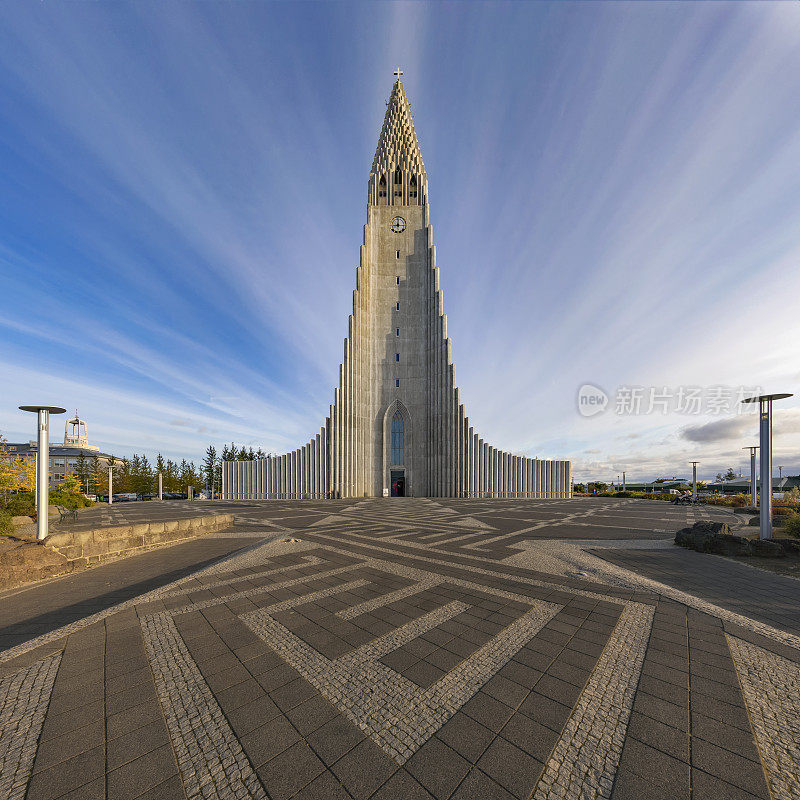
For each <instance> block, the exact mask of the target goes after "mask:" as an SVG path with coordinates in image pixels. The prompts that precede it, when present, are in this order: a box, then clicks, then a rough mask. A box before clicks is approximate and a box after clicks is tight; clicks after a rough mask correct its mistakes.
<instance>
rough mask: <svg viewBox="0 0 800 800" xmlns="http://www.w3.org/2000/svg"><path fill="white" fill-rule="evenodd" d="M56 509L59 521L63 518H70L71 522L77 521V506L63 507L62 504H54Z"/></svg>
mask: <svg viewBox="0 0 800 800" xmlns="http://www.w3.org/2000/svg"><path fill="white" fill-rule="evenodd" d="M56 511H58V521H59V522H63V521H64V520H65V519H71V520H72V521H73V522H77V521H78V509H77V508H65V507H64V506H56Z"/></svg>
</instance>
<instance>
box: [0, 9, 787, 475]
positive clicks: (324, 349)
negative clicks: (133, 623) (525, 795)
mask: <svg viewBox="0 0 800 800" xmlns="http://www.w3.org/2000/svg"><path fill="white" fill-rule="evenodd" d="M5 23H6V24H5V25H4V27H3V30H2V31H0V92H2V94H3V97H4V98H5V99H6V102H4V104H3V107H2V109H0V170H2V174H1V176H2V179H3V186H4V192H3V197H2V198H0V225H1V226H2V230H3V232H4V236H3V237H2V244H0V276H1V277H2V285H3V290H4V303H3V310H2V312H0V384H1V385H2V386H3V387H4V390H3V400H4V402H3V404H2V406H0V429H2V430H4V431H5V432H7V433H8V434H9V435H12V436H13V437H14V438H22V437H24V438H28V437H29V435H30V434H29V432H28V428H29V420H27V419H25V418H24V416H23V415H22V414H21V413H18V412H16V411H15V410H14V409H15V408H16V406H17V405H18V402H17V400H18V397H17V395H20V396H19V402H22V401H23V400H24V399H26V398H27V396H28V395H30V396H33V395H37V397H38V396H47V397H49V398H52V399H53V400H54V401H55V400H57V401H58V402H60V403H61V404H62V405H67V406H69V407H70V408H72V407H75V406H77V407H78V409H79V410H80V412H81V414H82V415H83V416H84V417H86V418H88V419H89V422H90V429H91V430H92V432H93V436H95V435H97V436H101V437H102V441H104V442H105V443H106V444H107V445H108V446H109V447H111V446H114V447H116V448H118V449H119V450H120V452H131V451H132V450H133V449H137V448H138V449H147V450H148V452H154V451H157V450H159V449H161V450H163V451H168V452H170V453H173V454H175V455H181V454H185V455H191V456H193V457H195V458H197V457H199V456H200V454H201V453H202V450H203V449H204V447H205V444H206V439H214V440H217V441H225V440H230V439H246V441H247V442H248V443H253V444H254V446H258V445H260V446H262V447H264V449H266V450H279V449H288V448H292V447H295V446H297V445H299V444H301V443H302V442H304V441H306V440H307V439H308V438H309V437H310V436H311V435H313V434H314V433H315V432H316V431H317V429H318V426H319V425H320V424H321V422H322V420H323V418H324V416H325V415H326V413H327V409H328V404H329V403H330V402H331V400H332V396H333V386H334V384H335V382H336V379H337V372H338V364H339V361H340V360H341V342H342V338H343V337H344V335H345V334H346V322H347V315H348V314H349V313H350V310H351V292H352V289H353V286H354V282H355V268H356V265H357V263H358V248H359V244H360V242H361V226H362V225H363V223H364V221H365V213H364V211H365V209H364V204H365V196H366V182H367V176H368V170H369V166H370V163H371V160H372V155H373V152H374V147H375V143H376V141H377V137H378V132H379V128H380V123H381V120H382V118H383V113H384V110H385V106H384V101H385V99H386V97H387V96H388V92H389V89H390V85H391V80H392V75H391V72H392V70H393V69H394V67H395V66H397V65H399V66H400V67H401V68H403V69H404V70H405V79H406V83H407V87H408V91H409V95H410V100H411V104H412V111H413V113H414V116H415V123H416V126H417V130H418V133H419V136H420V141H421V145H422V150H423V157H424V158H425V163H426V167H427V170H428V175H429V179H430V186H431V221H432V223H433V225H434V230H435V240H436V244H437V255H438V260H439V262H440V265H441V281H442V287H443V289H444V293H445V309H446V311H447V313H448V322H449V332H450V335H451V336H452V338H453V352H454V357H455V360H456V364H457V366H458V379H459V384H460V386H461V390H462V397H463V398H464V400H465V403H466V405H467V409H468V412H469V414H470V417H471V420H472V421H473V423H474V424H475V425H476V426H477V429H478V430H479V431H480V433H481V435H483V436H484V437H485V438H487V439H488V440H490V441H492V442H493V443H494V444H496V445H497V446H500V447H505V448H508V449H510V450H513V451H515V452H525V453H527V454H529V455H539V456H542V457H560V458H564V457H572V458H573V459H574V463H575V467H576V474H577V475H578V477H581V475H582V474H583V473H584V472H585V473H586V474H585V477H593V476H594V475H593V473H594V472H595V471H597V472H601V471H603V470H606V471H613V470H614V469H616V468H617V466H619V465H621V464H627V465H628V469H627V470H626V471H627V472H628V475H629V477H631V478H633V477H634V476H640V477H642V478H645V477H654V476H655V474H661V473H662V472H663V473H670V474H672V473H673V472H675V471H676V470H677V471H679V467H678V466H677V465H679V464H681V463H684V462H685V461H686V459H689V458H692V459H693V458H700V459H703V460H704V463H705V461H707V462H708V464H709V469H716V468H717V466H713V467H712V465H719V466H727V464H726V463H725V461H726V460H727V459H730V458H732V453H734V452H735V451H736V449H737V447H739V446H743V445H745V444H748V443H749V442H750V440H752V439H753V437H754V435H755V434H754V432H753V431H752V430H750V429H749V428H748V427H747V425H748V424H749V423H748V424H745V423H744V422H742V421H741V420H740V419H739V418H738V417H737V418H736V419H732V420H729V421H720V420H714V419H697V420H691V424H689V425H687V419H686V418H685V417H680V416H678V415H669V416H667V417H665V418H662V417H648V418H645V419H631V418H623V417H619V416H617V415H614V414H612V413H605V414H603V415H601V416H599V417H597V418H593V419H592V420H586V419H582V418H581V417H580V416H579V415H578V414H577V412H576V408H575V405H574V397H575V393H576V391H577V388H578V387H579V386H580V385H582V384H584V383H587V382H591V383H594V384H596V385H599V386H604V387H607V388H609V390H611V389H612V388H613V387H618V386H623V385H643V386H658V385H668V386H671V387H677V386H681V385H703V386H708V385H712V384H726V385H732V386H736V385H750V386H762V387H763V388H765V389H772V388H775V389H776V390H786V391H792V390H793V389H794V388H795V387H796V386H797V383H798V377H800V373H799V372H798V368H797V358H796V341H797V338H798V337H797V334H798V333H800V323H798V319H797V314H796V309H795V305H796V304H795V303H792V302H790V299H791V298H794V297H797V296H798V295H799V294H800V270H798V269H797V264H798V262H799V261H800V235H798V232H797V224H796V221H797V219H798V218H800V177H798V171H797V169H796V165H797V164H798V163H800V138H798V136H797V130H798V129H800V107H798V104H797V102H796V98H797V97H798V96H800V13H799V12H798V10H797V8H796V6H795V5H791V4H752V5H751V4H728V3H715V4H698V5H695V6H691V7H688V6H684V5H675V4H656V5H641V4H640V5H637V4H628V5H615V4H579V5H575V4H566V5H564V4H553V5H551V4H544V3H537V4H506V5H500V6H497V5H493V6H485V5H481V4H468V5H460V6H454V5H450V4H438V5H434V4H431V5H422V4H418V3H409V4H405V3H396V4H374V5H368V6H364V5H358V6H355V5H352V6H350V5H346V4H332V5H327V4H319V5H314V4H293V5H278V4H264V5H260V4H255V5H233V6H231V5H229V4H226V5H209V4H205V5H186V4H183V5H179V4H171V3H166V4H162V5H160V6H158V7H157V8H156V7H148V8H147V11H146V12H145V11H144V10H141V9H139V8H138V7H136V6H135V5H116V6H103V5H97V4H94V5H82V6H70V7H68V8H67V7H63V6H55V5H51V4H45V5H39V6H29V7H23V6H15V7H13V8H9V9H8V10H7V14H6V18H5ZM750 320H759V324H758V325H757V326H752V328H751V325H750ZM22 394H25V395H26V397H22V396H21V395H22ZM796 403H797V400H796V398H795V399H793V400H792V401H790V403H787V407H789V408H792V409H796V407H797V406H796ZM175 420H185V421H186V424H185V425H175V424H171V423H170V421H173V422H174V421H175ZM143 430H145V431H147V434H146V436H144V438H143V435H142V431H143ZM198 431H202V433H198ZM798 445H800V441H798V439H797V431H796V430H795V429H792V428H784V427H783V426H782V425H779V424H778V423H777V417H776V449H778V451H779V452H783V451H782V450H781V448H784V449H785V452H786V454H787V457H789V458H791V457H793V456H791V454H792V453H793V452H796V451H797V446H798ZM589 456H591V457H594V456H597V457H598V458H597V459H594V460H592V459H590V458H588V457H589ZM781 457H784V456H781ZM796 460H797V459H796ZM623 468H624V467H623ZM796 471H798V472H800V461H798V463H797V465H796ZM597 477H602V476H601V475H598V476H597ZM606 477H608V474H607V473H606Z"/></svg>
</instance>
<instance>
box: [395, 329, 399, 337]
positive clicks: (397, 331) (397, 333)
mask: <svg viewBox="0 0 800 800" xmlns="http://www.w3.org/2000/svg"><path fill="white" fill-rule="evenodd" d="M399 335H400V328H398V329H397V330H396V331H395V336H399Z"/></svg>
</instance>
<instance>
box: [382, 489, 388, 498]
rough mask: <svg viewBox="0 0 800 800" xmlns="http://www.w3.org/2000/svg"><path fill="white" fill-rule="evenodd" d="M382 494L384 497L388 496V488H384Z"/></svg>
mask: <svg viewBox="0 0 800 800" xmlns="http://www.w3.org/2000/svg"><path fill="white" fill-rule="evenodd" d="M383 496H384V497H388V496H389V490H388V489H384V490H383Z"/></svg>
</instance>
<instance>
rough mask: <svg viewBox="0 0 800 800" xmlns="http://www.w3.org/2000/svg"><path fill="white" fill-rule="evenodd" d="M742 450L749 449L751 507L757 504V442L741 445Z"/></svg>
mask: <svg viewBox="0 0 800 800" xmlns="http://www.w3.org/2000/svg"><path fill="white" fill-rule="evenodd" d="M742 450H749V451H750V505H751V506H752V507H753V508H756V506H758V483H757V482H756V450H758V445H757V444H751V445H750V446H749V447H743V448H742Z"/></svg>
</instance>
